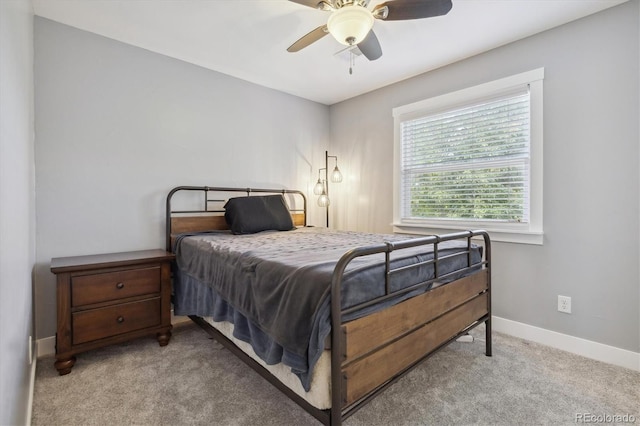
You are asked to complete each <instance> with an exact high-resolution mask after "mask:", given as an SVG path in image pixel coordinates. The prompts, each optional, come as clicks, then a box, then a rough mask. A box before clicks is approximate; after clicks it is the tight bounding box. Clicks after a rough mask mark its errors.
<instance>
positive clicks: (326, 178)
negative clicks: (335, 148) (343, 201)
mask: <svg viewBox="0 0 640 426" xmlns="http://www.w3.org/2000/svg"><path fill="white" fill-rule="evenodd" d="M324 181H325V182H326V186H327V197H329V151H325V152H324ZM329 199H331V198H329ZM325 209H326V218H327V228H328V227H329V204H327V205H326V206H325Z"/></svg>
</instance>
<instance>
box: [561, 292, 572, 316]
mask: <svg viewBox="0 0 640 426" xmlns="http://www.w3.org/2000/svg"><path fill="white" fill-rule="evenodd" d="M558 311H560V312H564V313H565V314H570V313H571V298H570V297H569V296H558Z"/></svg>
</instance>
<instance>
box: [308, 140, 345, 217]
mask: <svg viewBox="0 0 640 426" xmlns="http://www.w3.org/2000/svg"><path fill="white" fill-rule="evenodd" d="M329 158H335V160H336V166H335V167H334V168H333V171H332V172H331V177H329ZM323 170H324V176H322V171H323ZM329 179H331V182H333V183H340V182H342V173H340V169H339V168H338V157H337V156H335V155H329V151H325V152H324V167H323V168H321V169H319V170H318V182H317V183H316V186H314V187H313V193H314V194H315V195H319V197H318V205H319V206H320V207H324V208H325V209H326V215H327V228H328V227H329V204H330V203H331V200H329Z"/></svg>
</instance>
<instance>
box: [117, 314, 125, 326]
mask: <svg viewBox="0 0 640 426" xmlns="http://www.w3.org/2000/svg"><path fill="white" fill-rule="evenodd" d="M116 321H118V324H122V323H123V322H124V317H123V316H122V315H121V316H119V317H118V318H117V319H116Z"/></svg>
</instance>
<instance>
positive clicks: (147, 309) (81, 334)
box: [72, 297, 161, 345]
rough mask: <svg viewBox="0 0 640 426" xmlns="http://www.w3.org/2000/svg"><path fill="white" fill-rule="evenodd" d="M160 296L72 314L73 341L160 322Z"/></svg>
mask: <svg viewBox="0 0 640 426" xmlns="http://www.w3.org/2000/svg"><path fill="white" fill-rule="evenodd" d="M160 313H161V311H160V297H157V298H154V299H148V300H142V301H140V302H131V303H125V304H122V305H115V306H109V307H106V308H100V309H91V310H88V311H82V312H75V313H73V314H72V322H73V344H74V345H77V344H80V343H84V342H90V341H92V340H97V339H102V338H104V337H109V336H115V335H118V334H123V333H128V332H130V331H134V330H140V329H143V328H147V327H154V326H158V325H160Z"/></svg>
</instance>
